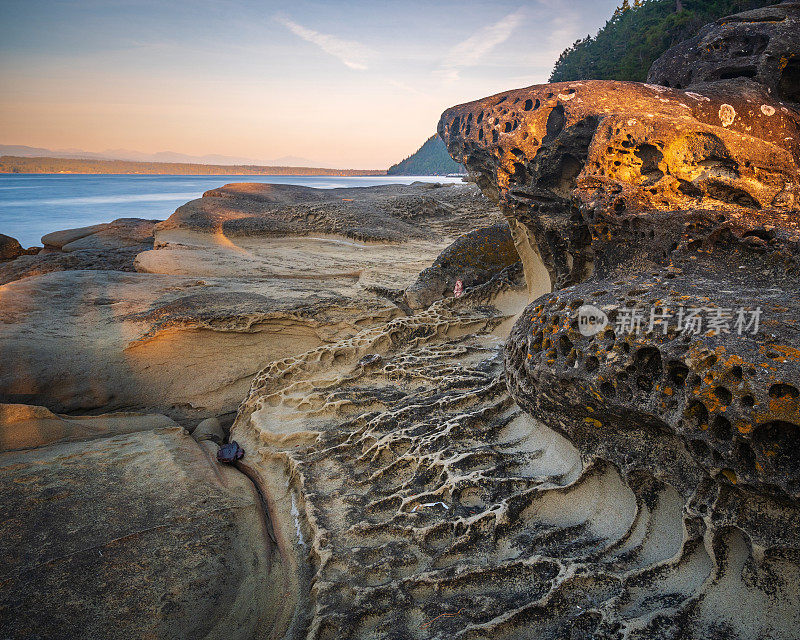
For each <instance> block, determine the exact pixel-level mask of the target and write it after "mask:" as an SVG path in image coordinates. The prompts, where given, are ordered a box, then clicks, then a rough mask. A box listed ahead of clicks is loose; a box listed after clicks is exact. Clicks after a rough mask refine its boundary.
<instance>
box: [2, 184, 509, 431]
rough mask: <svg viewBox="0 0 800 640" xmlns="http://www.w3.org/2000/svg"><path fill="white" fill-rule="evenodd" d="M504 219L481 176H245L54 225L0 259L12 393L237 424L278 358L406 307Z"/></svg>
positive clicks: (5, 383)
mask: <svg viewBox="0 0 800 640" xmlns="http://www.w3.org/2000/svg"><path fill="white" fill-rule="evenodd" d="M498 221H501V216H500V213H499V211H498V210H497V209H496V208H494V207H493V206H491V205H490V204H489V203H488V202H487V200H486V199H485V198H484V197H483V196H481V195H480V194H479V193H478V190H477V189H476V188H475V187H474V185H449V186H442V185H435V184H422V183H416V184H414V185H409V186H404V185H386V186H381V187H366V188H354V189H332V190H326V189H311V188H305V187H294V186H290V185H263V184H245V185H228V186H226V187H222V188H220V189H216V190H212V191H210V192H208V193H207V194H206V195H205V196H204V197H203V198H199V199H198V200H195V201H192V202H190V203H188V204H187V205H185V206H183V207H180V208H179V209H178V211H177V212H176V213H175V214H174V215H173V216H172V217H171V218H170V219H169V220H167V221H165V222H162V223H159V224H157V225H156V224H155V222H153V221H144V220H136V219H121V220H117V221H115V222H113V223H109V224H105V225H95V226H93V227H87V228H83V229H72V230H67V231H61V232H56V233H52V234H48V235H47V236H45V237H44V238H43V241H44V243H45V249H43V250H42V251H41V252H39V254H38V255H35V256H21V257H18V258H17V259H16V260H12V261H9V262H4V263H2V264H0V277H2V278H3V279H5V280H6V281H7V282H6V284H4V285H2V286H0V300H1V301H2V306H0V345H2V347H1V348H2V355H3V358H4V362H5V366H4V367H2V368H0V400H2V401H4V402H10V403H26V404H34V405H43V406H46V407H48V408H50V409H51V410H54V411H58V412H73V413H76V412H77V413H85V412H97V411H121V410H123V411H124V410H135V411H157V412H160V413H165V414H167V415H170V416H171V417H173V418H175V419H177V420H179V421H181V423H182V424H185V425H187V426H193V425H194V424H196V422H197V421H199V420H201V419H203V418H206V417H212V416H225V418H224V420H227V423H228V424H230V422H231V421H232V419H233V416H234V414H235V411H236V408H237V406H238V405H239V403H240V402H241V400H242V398H243V397H244V396H245V395H246V393H247V390H248V388H249V385H250V380H251V379H252V377H253V376H254V375H255V374H256V373H257V372H258V371H259V370H260V369H262V368H263V367H264V366H265V365H266V364H267V363H269V362H271V361H272V360H276V359H280V358H284V357H287V356H289V355H292V354H300V353H304V352H305V351H308V350H309V349H313V348H315V347H318V346H320V345H323V344H325V343H327V342H329V341H332V340H337V339H340V338H342V337H346V336H351V335H354V334H355V333H358V332H359V331H360V330H361V329H362V328H364V327H366V326H371V325H374V324H376V323H382V322H385V321H387V320H390V319H391V318H393V317H395V316H397V315H403V314H404V313H405V312H404V311H403V309H402V308H401V306H402V305H401V306H398V303H402V294H403V290H404V289H405V287H407V286H408V285H410V284H411V283H412V282H413V281H414V279H415V278H416V277H417V275H418V274H419V272H420V271H421V270H422V269H424V268H425V267H427V266H429V265H430V264H431V261H433V259H434V258H435V257H436V256H437V255H438V253H439V252H440V251H441V250H442V249H443V248H445V247H446V246H447V245H448V244H449V243H451V242H452V241H453V240H455V239H456V238H457V237H458V236H460V235H461V234H462V233H465V232H467V231H470V230H472V229H474V228H476V227H481V226H485V225H487V224H492V223H496V222H498Z"/></svg>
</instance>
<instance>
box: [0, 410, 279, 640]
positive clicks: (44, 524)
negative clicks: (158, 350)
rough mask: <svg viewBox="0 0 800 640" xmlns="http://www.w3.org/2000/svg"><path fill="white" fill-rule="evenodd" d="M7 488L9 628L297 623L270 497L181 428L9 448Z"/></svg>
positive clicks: (138, 633)
mask: <svg viewBox="0 0 800 640" xmlns="http://www.w3.org/2000/svg"><path fill="white" fill-rule="evenodd" d="M0 420H3V416H2V415H0ZM3 428H4V429H5V428H6V427H5V426H4V427H3ZM210 446H213V447H214V449H216V445H210ZM0 490H1V491H2V495H3V500H2V503H0V522H2V525H0V528H1V529H2V535H0V553H2V557H3V568H2V570H0V575H2V580H1V581H0V582H1V584H2V586H0V635H2V637H4V638H101V637H102V638H131V637H134V636H135V637H160V638H220V639H221V638H255V637H268V635H269V633H270V631H271V629H272V628H273V625H275V624H277V625H278V626H285V624H286V621H285V620H284V619H283V618H282V615H284V614H282V606H281V603H282V600H283V598H284V595H283V593H284V591H285V587H284V586H283V582H284V579H283V577H282V575H281V564H280V561H276V559H275V558H274V557H273V551H272V549H273V544H272V542H271V540H270V538H269V533H268V530H267V528H266V524H265V520H264V516H263V511H262V505H261V500H260V497H259V495H258V494H257V493H256V492H255V490H254V489H253V486H252V485H251V484H250V482H249V481H248V480H247V478H245V477H244V476H243V475H242V474H240V473H239V472H238V471H236V470H235V469H232V468H223V467H221V466H219V465H218V464H217V463H216V462H215V460H214V458H213V456H212V454H211V453H210V452H209V451H208V450H206V449H204V448H203V447H202V446H201V445H199V444H197V443H196V442H195V441H194V440H193V439H192V438H191V436H189V435H188V433H186V432H185V431H184V430H183V429H182V428H180V427H177V426H173V427H167V428H161V429H156V430H151V431H140V432H138V433H130V434H126V435H117V436H113V437H101V438H99V439H94V440H90V441H87V442H67V443H62V444H57V445H51V446H43V447H40V448H35V449H28V450H25V451H15V452H5V453H0Z"/></svg>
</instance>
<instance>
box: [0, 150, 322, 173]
mask: <svg viewBox="0 0 800 640" xmlns="http://www.w3.org/2000/svg"><path fill="white" fill-rule="evenodd" d="M0 156H15V157H18V158H20V157H21V158H79V159H81V160H129V161H132V162H179V163H187V164H214V165H270V166H284V167H287V166H288V167H315V166H319V164H318V163H314V161H313V160H309V159H308V158H299V157H297V156H283V157H281V158H275V159H272V160H267V161H260V160H254V159H253V158H239V157H236V156H223V155H218V154H209V155H205V156H191V155H187V154H185V153H176V152H174V151H159V152H157V153H144V152H142V151H132V150H130V149H106V150H105V151H84V150H83V149H44V148H41V147H28V146H25V145H17V144H0Z"/></svg>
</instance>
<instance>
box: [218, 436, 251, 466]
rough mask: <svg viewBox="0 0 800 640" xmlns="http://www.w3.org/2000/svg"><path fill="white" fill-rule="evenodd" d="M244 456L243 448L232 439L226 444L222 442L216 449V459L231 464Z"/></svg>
mask: <svg viewBox="0 0 800 640" xmlns="http://www.w3.org/2000/svg"><path fill="white" fill-rule="evenodd" d="M242 458H244V449H242V448H241V447H240V446H239V443H238V442H236V440H234V441H233V442H229V443H228V444H223V445H222V446H221V447H220V448H219V450H218V451H217V460H219V461H220V462H226V463H228V464H233V463H234V462H236V461H237V460H241V459H242Z"/></svg>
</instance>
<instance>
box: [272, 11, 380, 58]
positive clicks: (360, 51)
mask: <svg viewBox="0 0 800 640" xmlns="http://www.w3.org/2000/svg"><path fill="white" fill-rule="evenodd" d="M275 20H277V21H278V22H280V23H281V24H282V25H283V26H284V27H286V28H287V29H288V30H289V31H291V32H292V33H293V34H295V35H296V36H299V37H300V38H302V39H303V40H305V41H306V42H310V43H311V44H315V45H317V46H318V47H319V48H320V49H322V50H323V51H324V52H325V53H327V54H330V55H332V56H333V57H334V58H338V59H339V60H340V61H341V62H342V63H344V64H345V65H347V66H348V67H350V68H351V69H356V70H357V71H364V70H366V69H367V68H368V67H367V59H368V58H369V50H368V49H367V48H366V47H365V46H364V45H362V44H361V43H360V42H355V41H353V40H343V39H342V38H337V37H336V36H333V35H331V34H329V33H320V32H319V31H314V30H313V29H309V28H308V27H304V26H303V25H301V24H297V23H296V22H295V21H294V20H292V19H290V18H288V17H286V16H284V15H280V14H278V15H276V16H275Z"/></svg>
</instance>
